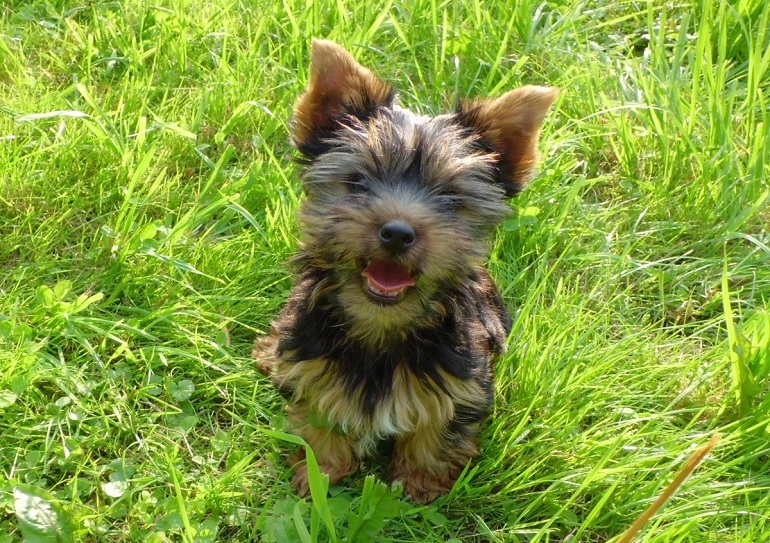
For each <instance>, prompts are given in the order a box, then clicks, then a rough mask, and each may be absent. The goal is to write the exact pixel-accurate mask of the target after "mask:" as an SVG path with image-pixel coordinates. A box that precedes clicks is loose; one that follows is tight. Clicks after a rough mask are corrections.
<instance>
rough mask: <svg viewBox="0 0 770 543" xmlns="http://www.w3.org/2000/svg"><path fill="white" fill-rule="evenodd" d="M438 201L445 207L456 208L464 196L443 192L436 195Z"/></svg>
mask: <svg viewBox="0 0 770 543" xmlns="http://www.w3.org/2000/svg"><path fill="white" fill-rule="evenodd" d="M436 203H437V204H438V205H439V206H440V207H443V208H447V209H451V210H453V211H454V210H455V209H457V208H459V207H460V205H461V204H462V198H460V197H459V196H457V195H456V194H442V195H441V196H437V197H436Z"/></svg>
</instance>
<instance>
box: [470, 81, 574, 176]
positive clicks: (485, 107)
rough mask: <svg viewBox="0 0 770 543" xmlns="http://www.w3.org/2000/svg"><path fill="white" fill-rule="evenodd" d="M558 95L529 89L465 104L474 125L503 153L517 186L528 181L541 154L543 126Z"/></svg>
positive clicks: (542, 90)
mask: <svg viewBox="0 0 770 543" xmlns="http://www.w3.org/2000/svg"><path fill="white" fill-rule="evenodd" d="M558 94H559V91H558V90H557V89H555V88H553V87H538V86H535V85H526V86H524V87H520V88H518V89H514V90H512V91H509V92H507V93H505V94H503V95H502V96H500V97H498V98H492V99H488V100H477V101H473V102H466V103H465V104H463V109H464V110H466V111H472V112H473V116H472V119H473V124H474V126H475V128H477V129H478V130H479V131H480V132H481V133H482V134H484V137H485V138H486V139H487V140H489V141H490V142H492V144H493V145H494V146H495V147H496V148H497V149H499V150H500V152H501V153H502V155H503V156H502V159H503V161H504V162H506V163H507V164H508V167H509V171H510V172H511V175H512V179H510V181H512V182H513V184H514V185H517V186H519V187H520V188H523V187H524V186H525V185H526V183H527V182H528V181H529V179H530V177H531V175H532V172H533V168H534V166H535V163H536V162H537V160H538V158H539V157H540V154H539V152H538V150H537V142H538V137H539V135H540V126H541V125H542V124H543V119H545V116H546V114H547V113H548V110H549V109H550V107H551V104H553V101H554V100H556V96H557V95H558Z"/></svg>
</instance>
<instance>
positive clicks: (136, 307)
mask: <svg viewBox="0 0 770 543" xmlns="http://www.w3.org/2000/svg"><path fill="white" fill-rule="evenodd" d="M513 5H515V6H516V7H515V8H513V7H511V6H513ZM312 36H316V37H324V38H328V39H332V40H335V41H337V42H339V43H341V44H343V45H344V46H346V47H347V48H348V49H349V50H350V51H351V52H352V53H353V54H354V55H355V56H356V57H357V58H358V59H359V60H360V61H361V62H362V63H364V64H366V65H368V66H370V67H372V68H373V69H374V70H375V71H376V72H377V73H378V74H380V75H381V76H382V77H383V78H384V79H386V80H387V81H389V82H391V83H393V84H395V85H396V86H397V87H398V88H399V90H400V96H401V101H402V102H403V103H404V104H405V105H407V106H409V107H410V108H413V109H416V110H418V111H421V112H423V113H426V114H435V113H438V112H444V111H448V110H452V108H453V107H454V105H455V103H456V101H457V99H459V98H463V97H471V96H488V95H499V94H502V93H503V92H505V91H506V90H509V89H511V88H514V87H516V86H518V85H522V84H546V85H553V86H557V87H559V88H560V89H561V94H560V96H559V98H558V100H557V102H556V104H555V105H554V108H553V109H552V111H551V113H550V114H549V116H548V117H547V118H546V121H545V125H544V129H543V133H542V141H541V151H542V155H543V159H542V163H541V168H540V175H539V177H538V178H537V179H536V180H535V182H533V183H532V185H531V186H530V188H529V189H528V190H527V191H525V192H524V193H523V194H521V195H520V196H518V197H517V198H515V199H514V200H512V201H511V206H512V207H513V209H514V211H515V213H514V214H513V215H512V217H511V218H510V219H509V220H508V221H507V222H506V223H505V224H504V225H503V226H502V227H501V228H500V229H499V231H498V233H497V238H496V239H497V242H496V243H495V246H494V250H493V253H492V255H491V257H490V259H489V267H490V269H491V270H492V273H493V275H494V277H495V278H496V280H497V282H498V284H499V285H500V288H501V290H502V292H503V295H504V298H505V300H506V303H507V304H508V306H509V308H510V309H511V312H512V314H513V316H514V325H513V332H512V334H511V337H510V340H509V351H508V354H507V355H506V356H505V357H504V358H503V359H502V360H501V361H500V363H499V364H498V367H497V378H498V379H497V397H496V403H495V407H494V412H493V414H492V416H491V417H490V419H489V422H488V423H487V424H486V425H485V427H484V430H483V433H482V452H483V455H482V457H481V458H479V459H477V460H476V461H474V462H473V463H472V464H470V465H469V466H468V468H467V470H466V472H465V473H464V474H463V476H462V477H461V479H460V481H458V483H457V484H456V485H455V488H454V489H453V491H452V492H451V493H450V495H449V496H447V497H445V498H442V499H440V500H438V501H436V502H434V503H433V504H431V505H429V506H417V505H415V504H413V503H411V502H410V501H408V500H407V499H405V498H403V497H402V496H401V494H400V489H399V488H398V487H393V488H390V487H387V486H385V484H384V483H383V482H382V480H383V461H380V460H378V459H375V460H372V461H371V462H369V463H367V464H366V465H365V466H364V469H363V471H362V472H361V473H359V474H358V475H356V476H354V477H352V478H350V479H349V480H347V481H346V482H345V484H344V485H343V486H340V487H332V488H330V489H329V494H328V496H327V497H326V498H324V496H323V495H320V494H319V495H316V498H315V500H311V499H304V500H300V499H298V498H297V497H296V495H295V493H294V491H293V489H292V488H291V484H290V481H291V471H290V470H289V469H287V467H286V466H285V464H284V463H283V460H282V458H283V457H284V456H285V454H286V452H287V451H289V450H290V449H291V447H292V445H291V444H289V443H287V442H286V435H285V434H283V433H282V432H283V431H285V430H286V429H287V425H286V421H285V415H284V410H283V403H282V400H281V397H280V396H279V395H278V394H277V393H276V392H275V391H274V390H273V388H272V387H271V386H270V385H269V383H268V382H267V380H266V379H265V378H264V377H262V376H261V375H260V374H259V373H258V371H257V368H256V366H255V364H254V362H253V360H251V358H250V350H251V343H252V341H253V339H254V337H255V336H256V335H258V334H261V333H265V332H266V331H267V330H268V329H269V323H270V321H271V319H272V318H273V317H275V315H276V314H277V312H278V311H279V309H280V307H281V305H282V303H283V301H284V300H285V299H286V296H287V294H288V291H289V289H290V288H291V284H292V283H291V274H290V268H289V266H288V265H287V264H286V263H287V261H288V260H289V259H290V257H291V255H292V253H293V251H294V249H295V247H296V240H297V236H298V231H297V225H296V219H295V214H296V209H297V205H298V201H299V199H300V197H301V186H300V184H299V182H298V177H297V173H298V166H297V165H296V164H295V163H294V162H293V157H294V156H295V153H294V151H293V150H292V148H291V146H290V144H289V140H288V121H289V119H290V116H291V110H292V105H293V102H294V100H295V98H296V97H297V95H298V94H299V93H301V92H302V90H303V89H304V85H305V84H306V83H307V73H308V71H307V69H308V52H309V46H310V38H311V37H312ZM769 121H770V3H768V2H764V1H763V0H740V1H738V0H734V1H731V2H727V1H718V0H701V1H695V0H681V1H678V2H663V1H657V0H650V1H647V2H645V1H623V2H610V1H607V2H604V1H601V2H596V1H590V0H582V1H581V0H576V1H568V0H548V1H544V2H540V1H538V2H533V1H530V0H522V1H519V2H512V1H507V0H489V1H482V0H451V1H450V0H446V1H438V0H415V1H409V2H407V1H400V0H398V1H397V0H391V1H387V2H381V1H379V0H373V1H366V0H338V1H337V2H311V1H307V2H302V1H300V0H282V1H278V0H273V1H272V2H268V1H263V0H199V1H194V0H157V1H154V2H146V1H143V0H118V1H113V2H101V1H97V0H6V1H5V2H3V3H2V5H1V6H0V472H1V473H2V477H0V543H11V542H19V541H22V540H25V541H29V542H46V543H47V542H54V541H56V542H62V543H67V542H72V541H78V542H80V541H83V542H102V541H104V542H143V543H157V542H165V541H174V542H176V541H184V542H186V543H205V542H213V541H223V542H224V541H228V542H231V541H232V542H246V541H264V542H283V541H289V542H292V541H302V542H308V541H348V542H352V541H356V542H370V541H393V542H396V541H400V542H408V541H415V542H439V541H441V542H445V541H450V542H455V543H456V542H458V541H468V542H482V541H492V542H506V543H513V542H519V543H524V542H529V543H533V542H541V543H545V542H573V543H576V542H591V543H594V542H596V543H599V542H602V543H603V542H610V541H614V540H615V539H616V538H617V537H618V536H619V535H620V534H621V533H622V532H623V531H624V530H625V529H626V528H627V527H628V526H629V525H630V524H631V523H632V522H633V521H634V519H635V518H636V517H637V516H638V515H639V514H641V512H642V511H643V510H644V509H645V508H646V507H647V506H648V505H649V504H650V503H652V502H653V501H654V500H655V498H656V497H657V496H658V495H660V494H661V492H663V490H664V489H665V488H666V486H667V485H668V484H669V483H670V482H671V481H672V480H673V479H674V477H675V475H676V473H677V472H678V471H679V470H680V469H681V468H682V466H683V465H684V463H685V461H686V460H687V458H688V457H689V456H690V455H691V454H692V453H693V452H694V451H695V450H696V449H697V448H698V447H700V446H702V445H704V444H705V443H706V442H707V441H708V440H709V438H710V436H711V435H712V434H714V433H719V434H721V441H720V442H719V444H718V445H717V446H716V448H715V449H714V450H713V451H712V453H711V455H710V456H709V457H708V458H707V459H706V460H705V461H704V462H703V464H702V465H701V466H700V467H699V468H698V469H697V470H696V471H695V473H694V474H693V475H692V476H691V477H690V478H689V479H688V480H687V481H686V482H685V483H684V485H683V486H682V488H681V489H680V491H679V492H678V494H677V495H676V496H675V497H674V498H673V499H672V500H670V501H669V503H668V504H667V506H666V507H665V508H664V509H663V510H661V511H660V512H659V513H658V514H657V515H656V516H655V517H654V518H653V520H652V521H651V522H650V523H649V524H648V525H647V526H646V527H645V528H644V530H643V531H642V533H641V534H640V536H639V538H638V541H644V542H646V543H653V542H655V543H664V542H666V543H670V542H693V543H707V542H709V543H711V542H714V543H717V542H718V543H722V542H729V543H759V542H762V541H768V540H770V394H768V393H769V392H770V381H769V380H768V377H770V311H769V310H768V300H770V182H769V181H768V180H769V179H770V151H769V150H768V149H769V148H770V145H769V144H768V142H770V137H769V136H770V122H769Z"/></svg>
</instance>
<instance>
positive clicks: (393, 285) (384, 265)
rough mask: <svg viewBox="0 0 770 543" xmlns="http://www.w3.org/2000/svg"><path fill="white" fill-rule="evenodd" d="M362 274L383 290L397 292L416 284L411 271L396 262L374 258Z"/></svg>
mask: <svg viewBox="0 0 770 543" xmlns="http://www.w3.org/2000/svg"><path fill="white" fill-rule="evenodd" d="M362 275H363V276H364V277H367V278H368V279H369V281H371V283H372V284H373V285H374V286H375V287H376V288H377V289H378V290H381V291H382V292H396V291H399V290H401V289H402V288H404V287H411V286H413V285H414V278H413V277H412V276H411V275H409V271H408V270H407V269H406V268H405V267H403V266H402V265H400V264H396V263H395V262H386V261H384V260H373V261H372V263H371V264H369V266H367V268H366V269H365V270H364V271H363V273H362Z"/></svg>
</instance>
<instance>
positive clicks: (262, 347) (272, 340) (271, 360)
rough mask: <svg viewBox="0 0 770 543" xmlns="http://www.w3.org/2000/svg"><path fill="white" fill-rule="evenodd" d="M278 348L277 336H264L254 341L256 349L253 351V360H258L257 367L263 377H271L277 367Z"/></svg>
mask: <svg viewBox="0 0 770 543" xmlns="http://www.w3.org/2000/svg"><path fill="white" fill-rule="evenodd" d="M277 347H278V338H276V337H275V336H272V335H270V336H262V337H258V338H257V339H256V340H255V341H254V348H253V349H252V351H251V356H252V358H254V359H256V361H257V367H258V368H259V372H260V373H261V374H262V375H265V376H268V377H269V376H270V374H271V373H272V372H273V366H275V364H276V361H277V358H276V350H277Z"/></svg>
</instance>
